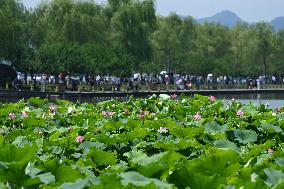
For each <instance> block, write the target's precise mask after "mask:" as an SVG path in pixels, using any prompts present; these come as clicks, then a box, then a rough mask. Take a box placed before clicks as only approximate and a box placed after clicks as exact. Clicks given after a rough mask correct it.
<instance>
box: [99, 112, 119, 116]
mask: <svg viewBox="0 0 284 189" xmlns="http://www.w3.org/2000/svg"><path fill="white" fill-rule="evenodd" d="M102 114H103V116H113V115H115V114H116V113H115V112H106V111H103V112H102Z"/></svg>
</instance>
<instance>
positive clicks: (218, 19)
mask: <svg viewBox="0 0 284 189" xmlns="http://www.w3.org/2000/svg"><path fill="white" fill-rule="evenodd" d="M186 17H187V16H181V18H186ZM195 20H196V21H197V22H198V23H200V24H203V23H215V24H220V25H223V26H226V27H229V28H232V27H235V26H236V25H237V24H238V23H248V24H254V23H249V22H246V21H245V20H243V19H242V18H240V17H239V16H238V15H237V14H236V13H234V12H232V11H230V10H224V11H221V12H218V13H216V14H214V15H213V16H209V17H205V18H200V19H195ZM267 22H268V23H270V24H271V26H272V27H273V28H274V30H275V31H276V32H279V31H280V30H284V16H279V17H276V18H274V19H273V20H271V21H267Z"/></svg>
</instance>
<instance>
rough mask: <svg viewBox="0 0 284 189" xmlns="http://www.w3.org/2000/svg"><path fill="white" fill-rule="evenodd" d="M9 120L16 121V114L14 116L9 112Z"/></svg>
mask: <svg viewBox="0 0 284 189" xmlns="http://www.w3.org/2000/svg"><path fill="white" fill-rule="evenodd" d="M8 117H9V119H11V120H13V119H16V114H14V113H13V112H10V113H9V115H8Z"/></svg>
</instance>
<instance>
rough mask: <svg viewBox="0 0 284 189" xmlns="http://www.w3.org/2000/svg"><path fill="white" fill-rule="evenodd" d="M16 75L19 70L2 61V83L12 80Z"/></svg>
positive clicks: (0, 73)
mask: <svg viewBox="0 0 284 189" xmlns="http://www.w3.org/2000/svg"><path fill="white" fill-rule="evenodd" d="M16 77H17V72H16V70H15V69H14V68H13V67H12V66H10V65H8V64H3V63H0V83H5V82H11V81H13V80H15V79H16Z"/></svg>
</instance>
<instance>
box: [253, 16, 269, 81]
mask: <svg viewBox="0 0 284 189" xmlns="http://www.w3.org/2000/svg"><path fill="white" fill-rule="evenodd" d="M254 30H255V34H256V37H257V52H258V53H257V60H258V62H260V63H261V64H262V66H263V74H264V75H266V74H267V69H268V64H269V61H270V58H271V55H272V40H273V31H272V27H271V25H270V24H268V23H265V22H259V23H257V24H256V25H255V27H254Z"/></svg>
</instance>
